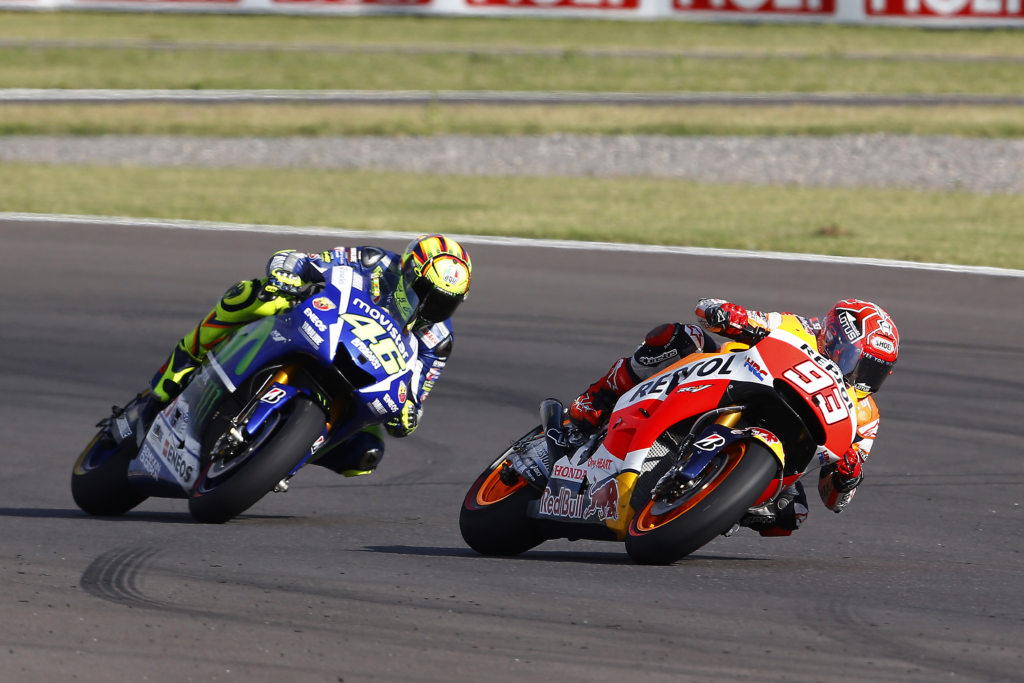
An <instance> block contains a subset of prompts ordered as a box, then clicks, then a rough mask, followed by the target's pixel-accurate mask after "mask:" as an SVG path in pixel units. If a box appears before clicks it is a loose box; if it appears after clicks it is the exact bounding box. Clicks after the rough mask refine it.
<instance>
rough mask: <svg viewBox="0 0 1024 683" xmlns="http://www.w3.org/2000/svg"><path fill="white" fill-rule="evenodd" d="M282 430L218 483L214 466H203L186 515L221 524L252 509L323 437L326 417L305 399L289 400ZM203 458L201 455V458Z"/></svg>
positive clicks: (305, 397) (301, 396)
mask: <svg viewBox="0 0 1024 683" xmlns="http://www.w3.org/2000/svg"><path fill="white" fill-rule="evenodd" d="M291 403H292V410H291V413H290V414H289V415H287V416H284V419H285V424H284V426H282V427H280V428H279V429H277V431H276V433H273V434H271V435H270V436H269V437H268V438H267V441H266V442H265V443H264V444H263V445H262V447H261V448H260V450H259V451H258V452H257V453H255V454H254V455H252V457H251V458H249V459H248V460H246V461H245V462H244V463H242V464H241V465H239V466H238V469H237V471H235V472H233V473H232V474H231V475H230V477H227V478H226V480H224V481H220V482H214V480H213V479H212V478H211V477H210V471H211V469H212V468H213V467H214V466H215V465H216V464H217V463H212V464H210V465H207V466H206V467H205V468H204V470H203V473H202V474H201V475H200V477H199V479H198V480H197V481H196V484H195V486H194V487H193V488H192V492H191V493H190V495H189V501H188V511H189V512H190V513H191V514H192V517H194V518H195V519H196V520H197V521H200V522H204V523H207V524H223V523H224V522H227V521H230V520H231V519H234V518H235V517H237V516H238V515H240V514H242V513H243V512H245V511H246V510H248V509H249V508H251V507H252V506H253V505H255V504H256V503H257V502H259V500H260V499H261V498H263V496H265V495H267V494H268V493H270V491H271V490H272V489H273V488H274V487H275V486H276V485H277V483H278V482H279V481H281V480H282V479H284V478H285V477H286V476H287V475H288V473H289V472H291V471H292V469H294V468H295V466H296V465H298V464H299V463H300V462H301V461H302V459H303V458H304V457H306V454H307V453H308V452H309V448H310V446H312V445H313V442H314V441H316V440H317V438H318V437H319V436H320V435H321V434H322V433H323V429H324V426H325V425H326V424H327V416H326V415H324V412H323V410H321V409H320V407H319V406H317V405H316V404H315V403H314V402H313V401H312V400H311V399H310V398H308V397H307V396H305V395H299V396H296V397H295V398H293V399H292V400H291ZM204 455H205V454H204Z"/></svg>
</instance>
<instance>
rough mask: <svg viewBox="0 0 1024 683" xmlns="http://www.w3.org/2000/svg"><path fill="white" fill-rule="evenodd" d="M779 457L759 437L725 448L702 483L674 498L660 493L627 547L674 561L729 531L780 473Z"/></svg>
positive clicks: (642, 557)
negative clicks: (664, 496) (757, 440)
mask: <svg viewBox="0 0 1024 683" xmlns="http://www.w3.org/2000/svg"><path fill="white" fill-rule="evenodd" d="M777 471H778V460H776V459H775V456H774V455H773V454H772V452H771V451H770V450H768V449H767V448H766V447H764V446H762V445H761V444H760V443H757V442H746V441H740V442H736V443H734V444H731V445H730V446H728V447H726V448H725V449H723V450H722V452H721V453H720V454H719V455H718V456H716V458H715V459H714V460H712V461H711V463H710V464H709V466H708V468H707V469H706V470H705V471H704V473H703V474H702V475H701V479H700V481H699V482H697V485H696V486H694V487H692V488H691V489H690V490H689V491H688V492H687V493H686V494H684V495H682V496H680V497H679V498H678V499H676V500H674V501H671V502H669V501H666V500H664V499H660V498H656V499H654V500H652V501H650V502H648V503H647V504H646V505H645V506H644V507H643V509H641V510H640V511H639V512H637V514H636V516H634V517H633V520H632V522H630V525H629V534H628V535H627V536H626V552H627V553H629V556H630V557H631V558H632V559H633V560H634V561H635V562H638V563H640V564H671V563H673V562H675V561H676V560H679V559H681V558H683V557H686V556H687V555H689V554H690V553H692V552H694V551H695V550H697V549H698V548H700V547H702V546H704V545H705V544H707V543H709V542H710V541H711V540H713V539H714V538H715V537H716V536H718V535H719V534H722V533H724V532H725V531H728V530H729V528H730V527H732V525H733V524H735V523H736V521H737V520H738V519H739V518H740V517H741V516H742V515H743V513H744V512H745V511H746V510H747V509H748V508H749V507H750V506H751V505H753V504H754V503H755V502H757V499H758V498H760V496H761V494H763V493H764V491H765V489H766V488H767V487H768V485H769V484H770V483H771V482H772V480H773V479H774V478H775V474H776V472H777Z"/></svg>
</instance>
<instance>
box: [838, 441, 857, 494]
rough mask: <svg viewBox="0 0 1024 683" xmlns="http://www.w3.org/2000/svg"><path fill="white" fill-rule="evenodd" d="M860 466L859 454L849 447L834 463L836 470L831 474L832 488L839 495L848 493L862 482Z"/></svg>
mask: <svg viewBox="0 0 1024 683" xmlns="http://www.w3.org/2000/svg"><path fill="white" fill-rule="evenodd" d="M860 464H861V459H860V452H859V451H858V450H857V449H856V448H854V447H853V446H851V447H850V448H849V450H847V451H846V453H844V454H843V457H842V459H841V460H840V461H839V462H837V463H836V469H835V471H834V472H832V488H834V489H835V490H836V491H837V492H839V493H848V492H850V491H852V490H853V489H855V488H857V487H858V486H859V485H860V483H861V481H863V480H864V473H863V472H862V471H861V466H860Z"/></svg>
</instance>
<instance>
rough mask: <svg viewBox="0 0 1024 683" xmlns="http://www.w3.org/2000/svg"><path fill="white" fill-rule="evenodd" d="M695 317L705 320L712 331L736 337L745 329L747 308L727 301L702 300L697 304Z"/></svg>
mask: <svg viewBox="0 0 1024 683" xmlns="http://www.w3.org/2000/svg"><path fill="white" fill-rule="evenodd" d="M707 304H711V305H707ZM696 313H697V317H698V318H703V319H704V320H705V322H707V327H708V329H709V330H711V331H712V332H717V333H718V334H724V335H725V336H727V337H738V336H740V335H742V334H743V333H744V332H745V331H746V329H747V323H748V322H749V320H748V318H747V309H745V308H743V307H742V306H737V305H736V304H731V303H729V302H728V301H716V300H707V299H705V300H703V301H701V302H700V303H699V304H697V311H696Z"/></svg>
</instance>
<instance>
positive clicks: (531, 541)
mask: <svg viewBox="0 0 1024 683" xmlns="http://www.w3.org/2000/svg"><path fill="white" fill-rule="evenodd" d="M539 432H540V429H539V428H538V429H536V430H534V432H531V433H530V434H528V435H527V436H526V437H524V438H529V437H530V436H533V435H535V434H539ZM520 441H522V439H520ZM510 453H511V449H509V451H508V452H506V453H505V455H504V456H503V457H501V458H499V459H498V461H497V462H495V463H494V464H493V465H491V466H490V467H488V468H487V469H486V470H484V471H483V473H482V474H481V475H480V476H479V477H477V480H476V481H475V482H473V485H472V486H471V487H470V488H469V492H468V493H466V498H465V499H464V500H463V502H462V512H461V513H460V514H459V530H460V531H461V532H462V538H463V540H465V541H466V545H468V546H469V547H470V548H472V549H473V550H475V551H477V552H478V553H480V554H481V555H498V556H506V557H507V556H511V555H519V554H521V553H525V552H526V551H527V550H530V549H531V548H535V547H537V546H538V545H540V544H541V543H543V542H544V541H545V540H547V539H545V537H544V536H543V534H541V532H540V529H539V528H538V525H537V522H536V521H535V520H533V519H531V518H529V517H527V515H526V511H527V507H528V506H529V504H530V503H531V502H532V501H534V500H537V499H538V498H540V492H539V491H537V490H536V489H534V488H533V487H531V486H530V485H529V484H527V483H526V480H525V479H523V478H522V477H520V478H519V480H518V481H517V482H516V483H515V484H513V485H511V486H509V485H507V484H505V483H504V482H503V481H501V470H502V466H503V465H504V464H505V463H506V462H507V460H506V457H507V456H508V455H509V454H510Z"/></svg>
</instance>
